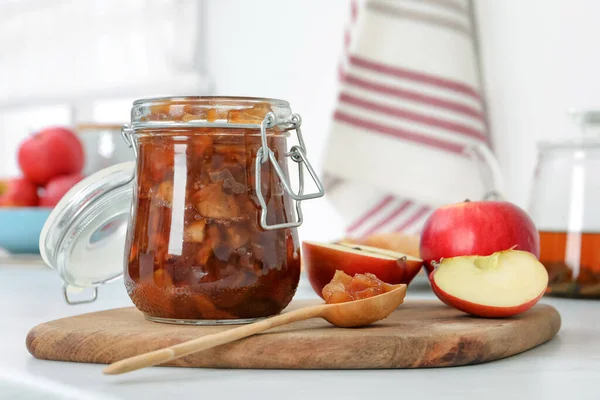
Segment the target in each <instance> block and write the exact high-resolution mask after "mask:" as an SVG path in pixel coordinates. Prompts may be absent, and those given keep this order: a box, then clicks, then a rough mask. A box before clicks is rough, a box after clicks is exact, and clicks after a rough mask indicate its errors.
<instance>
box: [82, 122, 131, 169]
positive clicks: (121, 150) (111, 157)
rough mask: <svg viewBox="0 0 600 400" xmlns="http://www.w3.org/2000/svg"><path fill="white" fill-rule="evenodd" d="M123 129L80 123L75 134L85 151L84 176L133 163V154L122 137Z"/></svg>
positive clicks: (110, 125)
mask: <svg viewBox="0 0 600 400" xmlns="http://www.w3.org/2000/svg"><path fill="white" fill-rule="evenodd" d="M122 127H123V126H122V125H116V124H102V123H80V124H77V125H76V126H75V132H77V136H78V137H79V140H80V141H81V143H82V145H83V149H84V150H85V166H84V167H83V175H84V176H88V175H91V174H93V173H94V172H98V171H100V170H101V169H103V168H107V167H110V166H111V165H115V164H119V163H122V162H127V161H133V152H132V151H131V149H129V148H128V147H127V144H126V143H125V142H124V141H123V139H122V137H121V128H122Z"/></svg>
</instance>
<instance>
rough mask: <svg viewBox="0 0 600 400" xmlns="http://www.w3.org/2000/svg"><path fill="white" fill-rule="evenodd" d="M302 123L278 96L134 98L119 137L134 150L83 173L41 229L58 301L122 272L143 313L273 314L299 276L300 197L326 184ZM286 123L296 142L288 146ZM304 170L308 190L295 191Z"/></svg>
mask: <svg viewBox="0 0 600 400" xmlns="http://www.w3.org/2000/svg"><path fill="white" fill-rule="evenodd" d="M300 125H301V119H300V116H299V115H298V114H293V113H292V112H291V109H290V106H289V104H288V103H287V102H285V101H282V100H273V99H261V98H239V97H170V98H157V99H147V100H138V101H136V102H134V104H133V108H132V113H131V124H128V125H126V126H124V127H123V137H124V138H125V140H126V142H127V143H128V144H129V145H130V146H131V147H132V148H133V152H134V153H135V156H136V162H135V163H134V162H131V163H124V164H119V165H116V166H113V167H110V168H107V169H105V170H102V171H99V172H97V173H96V174H94V175H92V176H91V177H89V178H87V179H86V180H85V181H83V182H82V183H80V184H79V185H78V187H76V188H74V189H73V190H72V192H70V193H68V194H67V196H66V199H64V201H63V202H62V203H63V204H59V206H58V207H57V210H55V211H53V213H52V215H51V216H50V218H49V222H47V223H46V226H45V227H44V231H43V232H42V235H41V238H40V248H41V249H42V256H43V257H44V259H45V260H46V262H47V263H48V264H49V265H51V266H53V267H54V268H55V269H56V270H57V271H58V272H59V273H60V275H61V276H62V277H63V279H64V281H65V289H64V295H65V299H66V300H67V302H69V303H74V302H81V301H73V300H72V299H71V297H72V292H73V291H72V290H71V289H73V288H74V289H79V288H85V287H91V288H94V290H95V291H94V299H95V297H96V295H97V290H96V288H97V287H98V286H99V285H101V284H103V283H106V282H109V281H111V280H113V279H114V278H116V277H117V276H119V275H120V274H121V273H122V272H124V279H125V286H126V288H127V292H128V294H129V296H130V297H131V300H132V301H133V303H134V304H135V306H136V307H137V308H138V309H139V310H140V311H142V312H143V313H144V315H145V316H146V318H147V319H149V320H152V321H157V322H168V323H188V324H227V323H231V324H234V323H245V322H250V321H252V320H254V319H256V318H262V317H268V316H271V315H274V314H278V313H279V312H280V311H281V310H283V309H284V308H285V307H286V306H287V305H288V303H289V302H290V301H291V299H292V297H293V295H294V293H295V291H296V288H297V286H298V280H299V278H300V250H299V240H298V234H297V231H296V228H297V227H298V226H300V224H301V223H302V212H301V209H300V202H301V201H302V200H307V199H312V198H316V197H320V196H322V195H323V187H322V184H321V182H320V181H319V179H318V177H317V176H316V174H315V172H314V170H313V168H312V167H311V165H310V163H309V162H308V160H307V159H306V150H305V147H304V141H303V139H302V134H301V132H300ZM292 133H293V134H295V135H294V136H297V141H298V144H297V145H294V146H291V147H290V148H288V143H287V141H288V137H289V136H290V134H292ZM288 164H289V165H296V166H297V168H298V174H299V183H298V185H291V184H290V178H289V176H288ZM306 171H308V173H309V176H310V177H311V178H312V180H313V182H314V185H315V186H316V188H317V190H316V191H315V192H314V193H304V186H305V185H304V182H303V179H304V175H305V174H306V173H305V172H306ZM292 186H297V188H298V189H297V190H296V191H294V189H293V188H292ZM123 254H124V255H125V257H124V259H123ZM116 255H118V256H119V257H120V260H119V261H115V258H116ZM123 261H124V263H123ZM123 264H124V266H123ZM115 265H118V267H117V268H120V271H119V272H118V273H117V272H116V271H115Z"/></svg>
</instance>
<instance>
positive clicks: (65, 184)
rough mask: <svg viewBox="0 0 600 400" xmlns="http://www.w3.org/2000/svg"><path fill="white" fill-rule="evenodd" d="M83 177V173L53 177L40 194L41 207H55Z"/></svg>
mask: <svg viewBox="0 0 600 400" xmlns="http://www.w3.org/2000/svg"><path fill="white" fill-rule="evenodd" d="M82 179H83V176H81V174H79V173H77V174H73V175H65V176H59V177H58V178H54V179H52V180H51V181H50V182H49V183H48V185H46V187H45V188H44V193H43V194H42V196H40V206H41V207H54V206H55V205H56V204H58V202H59V201H60V199H62V198H63V196H64V195H65V193H67V192H68V191H69V190H70V189H71V188H72V187H73V186H75V185H76V184H77V182H79V181H80V180H82Z"/></svg>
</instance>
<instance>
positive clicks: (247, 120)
mask: <svg viewBox="0 0 600 400" xmlns="http://www.w3.org/2000/svg"><path fill="white" fill-rule="evenodd" d="M270 111H271V107H270V106H269V103H257V104H255V105H254V106H252V108H242V109H240V110H230V111H229V115H228V116H227V119H228V120H229V122H233V123H238V124H260V123H261V122H262V120H263V119H265V115H266V114H267V113H268V112H270Z"/></svg>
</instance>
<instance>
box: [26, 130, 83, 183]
mask: <svg viewBox="0 0 600 400" xmlns="http://www.w3.org/2000/svg"><path fill="white" fill-rule="evenodd" d="M84 159H85V153H84V150H83V145H82V144H81V142H80V141H79V139H78V138H77V135H75V133H73V132H72V131H71V130H69V129H66V128H60V127H53V128H46V129H42V130H41V131H39V132H37V133H36V134H34V135H33V136H31V137H29V138H27V139H25V141H23V143H21V146H20V147H19V153H18V160H19V166H20V167H21V171H23V175H25V177H26V178H27V179H29V180H30V181H31V182H33V183H36V184H38V185H40V186H45V185H46V184H47V183H48V182H50V180H51V179H52V178H56V177H57V176H61V175H70V174H76V173H79V172H81V170H82V168H83V164H84Z"/></svg>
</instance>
